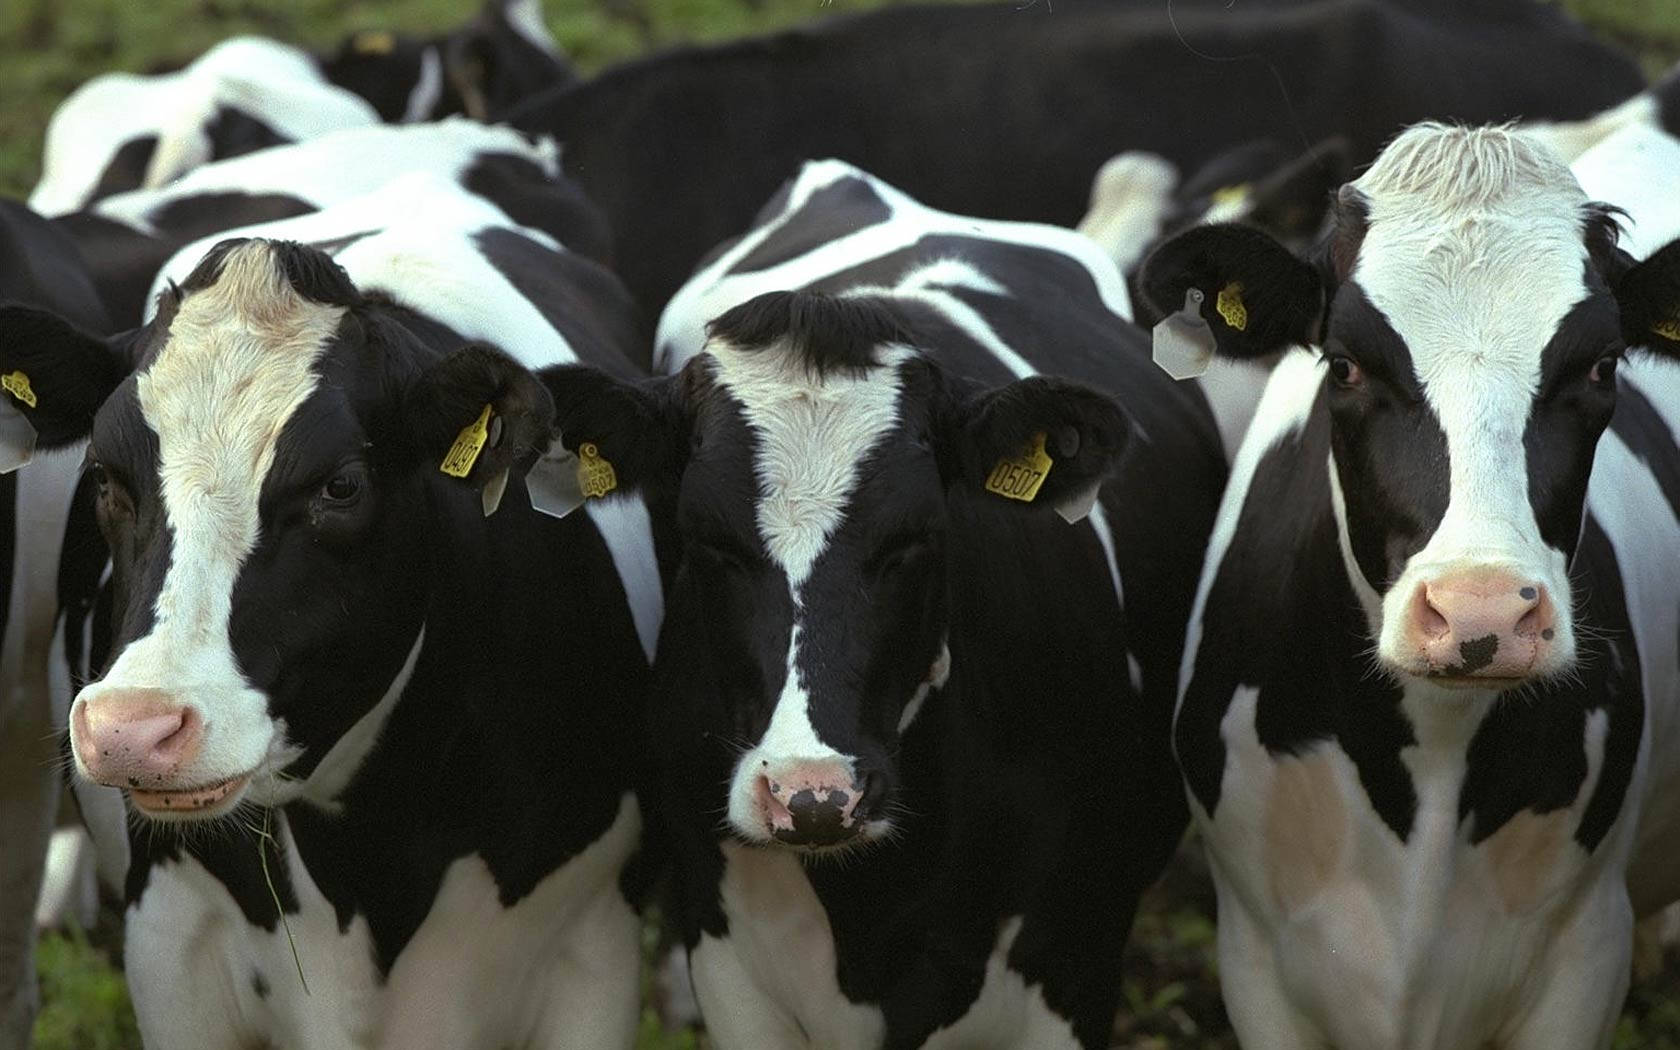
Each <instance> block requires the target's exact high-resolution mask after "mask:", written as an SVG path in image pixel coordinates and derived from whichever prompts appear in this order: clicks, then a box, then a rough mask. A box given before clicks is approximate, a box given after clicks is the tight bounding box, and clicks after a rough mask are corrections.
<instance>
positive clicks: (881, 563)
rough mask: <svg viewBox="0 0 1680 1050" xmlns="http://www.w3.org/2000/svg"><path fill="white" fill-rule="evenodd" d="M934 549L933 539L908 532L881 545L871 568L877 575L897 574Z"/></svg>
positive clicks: (929, 536) (871, 561) (925, 535)
mask: <svg viewBox="0 0 1680 1050" xmlns="http://www.w3.org/2000/svg"><path fill="white" fill-rule="evenodd" d="M932 547H933V537H932V535H930V534H929V533H925V532H907V533H903V534H901V535H898V536H894V537H892V538H891V539H889V540H887V541H886V542H885V543H883V544H881V546H880V547H879V548H877V549H876V551H875V556H874V557H873V558H871V559H870V560H869V568H870V570H871V571H873V572H874V573H875V574H876V575H885V574H887V573H891V572H896V571H898V570H899V569H902V568H904V567H905V566H906V565H908V564H910V563H911V562H913V561H915V560H916V559H917V558H919V557H921V556H922V555H923V554H926V553H927V552H928V551H929V550H931V549H932Z"/></svg>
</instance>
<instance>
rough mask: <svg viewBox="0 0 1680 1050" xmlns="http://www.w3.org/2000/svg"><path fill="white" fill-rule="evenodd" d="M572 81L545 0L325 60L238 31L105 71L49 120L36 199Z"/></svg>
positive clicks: (113, 186) (437, 114) (143, 184)
mask: <svg viewBox="0 0 1680 1050" xmlns="http://www.w3.org/2000/svg"><path fill="white" fill-rule="evenodd" d="M573 79H574V76H573V74H572V72H571V69H570V67H569V66H568V65H567V64H566V62H565V59H564V58H563V57H562V56H561V54H560V50H559V46H558V45H557V44H556V43H555V42H554V38H553V37H552V36H551V35H550V34H549V32H548V28H547V26H546V25H545V24H544V22H543V14H542V4H541V0H486V3H485V5H484V8H483V10H482V11H481V12H480V13H479V15H478V16H477V17H476V18H474V19H473V20H472V21H470V22H468V23H467V24H466V25H464V26H461V27H460V28H457V29H454V30H451V31H449V32H446V33H442V34H439V35H437V36H433V37H428V38H424V39H417V38H413V37H408V36H404V35H401V34H395V33H391V32H386V31H384V30H377V31H367V32H360V33H353V34H351V35H350V36H348V37H347V38H345V40H344V42H343V43H342V44H341V45H340V47H339V48H338V50H337V51H336V52H335V53H334V54H332V55H330V56H327V57H322V58H317V57H316V56H314V55H312V54H310V53H309V52H307V51H305V50H303V49H301V48H297V47H293V46H291V45H289V44H283V43H280V42H278V41H274V40H266V39H263V38H261V37H235V38H232V39H229V40H225V41H223V42H222V43H220V44H217V45H216V46H215V47H212V48H211V49H210V50H208V51H206V52H205V53H204V54H202V55H200V56H199V57H198V58H196V59H194V60H193V61H192V62H191V63H189V64H188V65H186V66H185V67H183V68H182V69H180V70H177V71H175V72H170V73H156V74H151V75H138V74H133V73H106V74H102V75H100V76H98V77H95V78H93V79H92V80H90V81H88V82H87V83H85V84H83V85H82V86H81V87H79V88H77V89H76V90H75V91H74V92H72V93H71V94H70V95H69V97H67V98H66V99H65V100H64V101H63V102H62V103H60V104H59V106H58V109H57V110H55V111H54V112H53V116H52V120H51V122H50V123H49V124H48V126H47V135H46V146H45V149H44V151H43V156H42V160H41V168H42V173H41V179H40V181H39V182H38V183H37V184H36V186H35V190H34V192H33V193H31V194H30V197H29V204H30V206H31V207H33V208H34V209H35V210H36V211H38V212H41V213H42V214H45V215H62V214H66V213H68V212H73V211H76V210H78V209H82V208H86V207H88V206H89V205H91V204H93V203H94V202H96V201H99V200H102V199H104V198H105V197H108V196H110V195H111V194H114V193H121V192H124V191H127V190H135V189H156V188H158V187H161V186H164V185H166V184H168V183H169V182H171V181H173V180H174V179H176V178H179V177H180V176H182V175H184V174H186V173H187V172H189V171H191V170H192V169H194V168H196V167H198V166H199V165H202V164H207V163H210V162H211V161H217V160H226V159H228V158H230V157H237V156H241V155H243V154H246V153H250V152H253V151H255V150H259V149H264V148H266V147H269V146H276V145H283V144H285V143H290V142H303V141H307V140H308V139H312V138H314V137H316V136H318V135H322V134H325V133H327V132H329V131H334V130H337V129H341V128H348V127H360V126H363V125H367V124H373V123H377V122H379V121H380V120H386V121H393V122H394V121H401V122H405V123H413V122H419V121H429V120H436V119H438V118H441V117H446V116H450V115H452V114H466V115H468V116H471V117H473V118H474V119H477V120H490V119H495V118H497V117H499V116H501V114H503V113H504V112H506V111H507V110H508V109H509V108H510V107H511V106H512V105H513V104H514V103H516V102H518V101H520V100H522V99H524V98H526V97H527V96H529V95H532V94H535V93H537V92H539V91H542V90H544V89H547V88H553V87H557V86H561V85H564V84H567V83H570V82H571V81H572V80H573ZM385 171H386V172H387V173H393V172H391V169H389V168H386V169H385Z"/></svg>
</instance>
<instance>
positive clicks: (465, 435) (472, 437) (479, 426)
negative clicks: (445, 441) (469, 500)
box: [438, 405, 490, 478]
mask: <svg viewBox="0 0 1680 1050" xmlns="http://www.w3.org/2000/svg"><path fill="white" fill-rule="evenodd" d="M488 440H490V406H489V405H485V406H484V411H482V412H480V413H479V414H478V418H477V419H475V420H473V421H472V422H471V423H468V424H467V425H466V426H464V427H462V428H461V432H460V433H459V434H457V435H456V436H455V444H453V445H451V446H449V453H448V455H446V456H444V457H443V463H442V464H440V465H439V466H438V469H439V470H441V471H443V472H444V473H445V474H448V475H449V476H450V477H452V478H464V477H466V476H467V475H468V474H471V473H472V468H473V464H474V463H477V462H478V454H479V453H480V452H483V451H484V443H485V442H486V441H488Z"/></svg>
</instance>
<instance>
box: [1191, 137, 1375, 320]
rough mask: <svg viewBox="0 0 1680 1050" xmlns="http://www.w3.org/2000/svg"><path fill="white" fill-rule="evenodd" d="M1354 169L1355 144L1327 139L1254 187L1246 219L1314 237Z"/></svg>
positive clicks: (1294, 236)
mask: <svg viewBox="0 0 1680 1050" xmlns="http://www.w3.org/2000/svg"><path fill="white" fill-rule="evenodd" d="M1352 173H1353V146H1352V144H1351V143H1349V142H1348V140H1347V139H1344V138H1340V137H1336V138H1329V139H1325V140H1323V141H1322V142H1319V143H1318V144H1317V145H1316V146H1314V147H1313V148H1312V149H1310V150H1308V151H1307V152H1306V153H1304V154H1302V155H1301V156H1300V157H1297V158H1296V159H1295V160H1293V161H1291V162H1290V163H1289V164H1286V165H1285V166H1283V167H1282V168H1280V169H1278V170H1277V171H1276V172H1274V173H1273V174H1271V175H1268V176H1267V177H1266V178H1265V179H1263V180H1262V181H1261V182H1260V183H1259V184H1258V185H1256V186H1255V187H1254V190H1253V193H1252V196H1251V198H1250V210H1249V213H1248V216H1247V221H1248V222H1249V223H1250V224H1251V225H1253V226H1254V227H1255V228H1257V229H1261V230H1264V231H1266V232H1267V233H1269V234H1271V235H1272V236H1274V237H1279V238H1286V239H1289V240H1300V239H1302V238H1307V239H1310V238H1313V237H1314V236H1316V235H1317V233H1318V231H1319V228H1320V227H1321V226H1323V225H1324V216H1325V215H1326V214H1327V213H1328V212H1329V210H1330V201H1331V195H1332V194H1333V193H1334V192H1335V190H1336V187H1338V186H1340V185H1341V184H1342V183H1344V182H1346V181H1347V179H1348V176H1349V175H1351V174H1352ZM1181 301H1182V300H1181Z"/></svg>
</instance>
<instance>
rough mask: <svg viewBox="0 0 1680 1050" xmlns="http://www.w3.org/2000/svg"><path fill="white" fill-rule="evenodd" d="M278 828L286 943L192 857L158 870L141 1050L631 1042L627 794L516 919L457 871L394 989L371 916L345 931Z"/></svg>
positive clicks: (132, 958) (636, 837) (142, 956)
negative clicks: (287, 885)
mask: <svg viewBox="0 0 1680 1050" xmlns="http://www.w3.org/2000/svg"><path fill="white" fill-rule="evenodd" d="M270 830H271V832H272V833H273V834H274V836H275V837H276V839H278V840H279V841H280V842H282V843H283V844H284V845H285V847H286V870H287V873H288V874H289V876H290V879H291V882H292V885H293V887H294V889H295V890H296V892H297V897H298V903H299V911H297V912H294V913H289V914H288V916H287V926H289V927H290V940H288V935H287V928H286V927H285V926H277V927H276V929H275V930H274V931H273V932H269V931H266V930H263V929H261V928H259V927H256V926H253V925H251V924H250V923H249V922H248V921H247V920H246V919H245V916H244V914H243V913H242V912H241V911H240V910H239V907H238V905H237V904H236V903H235V902H234V900H233V898H232V897H231V896H230V895H229V894H228V892H227V888H226V887H225V886H223V885H222V883H221V882H220V881H218V880H217V879H216V878H215V877H214V876H212V875H210V874H209V873H208V872H207V871H205V870H204V868H202V867H201V866H200V865H199V864H198V863H197V862H196V861H194V860H192V859H190V858H186V859H183V860H180V861H164V862H162V863H160V864H158V865H156V866H154V867H153V868H152V871H151V874H150V877H149V879H148V881H147V885H146V889H145V891H144V893H142V895H141V897H140V899H139V900H138V901H137V902H135V903H134V904H133V905H132V906H131V907H130V908H129V913H128V928H127V936H128V946H129V951H128V953H127V971H128V980H129V985H130V987H131V988H132V989H133V991H134V998H135V1010H136V1014H137V1017H138V1020H139V1022H140V1030H141V1034H142V1036H143V1037H144V1039H145V1042H146V1045H148V1046H159V1047H164V1046H166V1047H170V1048H172V1050H174V1048H179V1050H221V1048H223V1047H227V1046H264V1045H267V1046H287V1047H310V1048H312V1050H314V1048H320V1050H370V1048H378V1050H398V1048H402V1050H410V1048H412V1050H500V1048H502V1047H506V1046H542V1047H545V1048H547V1047H554V1048H574V1047H576V1048H579V1050H582V1048H585V1047H588V1048H595V1047H604V1046H629V1045H630V1043H631V1042H632V1040H633V1036H634V1031H635V1024H636V996H637V981H636V971H637V966H638V964H639V955H638V940H639V936H640V923H639V921H638V920H637V918H636V915H635V912H634V911H633V910H632V909H631V908H630V907H629V905H628V904H627V903H626V902H625V900H624V897H623V895H622V894H621V893H620V892H619V888H618V876H619V872H620V871H621V870H622V868H623V866H624V863H625V862H626V861H627V860H628V859H629V857H630V856H631V855H632V854H633V853H634V852H635V850H636V849H637V847H638V845H639V841H640V833H641V819H640V815H639V813H638V810H637V808H636V804H635V801H634V800H633V799H632V798H631V797H630V796H625V798H624V799H623V800H622V802H621V803H620V807H619V813H618V816H617V817H616V818H615V820H614V822H613V824H612V825H611V827H610V828H609V829H608V830H607V831H606V832H605V833H604V834H603V835H602V836H601V837H600V838H599V839H597V840H596V841H595V842H593V843H592V844H591V845H590V846H589V847H588V848H587V849H585V850H584V851H583V852H582V853H580V854H578V855H577V856H576V857H574V858H572V859H571V860H569V861H567V862H566V863H565V864H563V865H562V866H561V867H560V868H558V869H556V870H555V871H554V872H552V873H551V874H549V875H548V876H547V877H546V878H544V879H543V880H542V881H541V882H539V883H538V884H537V886H536V887H535V888H534V889H533V890H532V891H531V892H530V893H529V894H527V895H526V896H524V897H522V898H521V899H520V900H519V901H518V902H517V903H516V904H514V905H513V906H512V907H503V906H502V903H501V900H500V896H499V891H498V889H497V886H496V883H495V880H494V879H493V878H492V877H491V875H490V873H489V870H488V868H487V867H486V866H485V863H484V861H483V859H482V858H481V857H479V856H477V855H476V854H475V855H471V856H467V857H462V858H461V859H459V860H456V861H455V862H454V863H453V864H451V865H450V866H449V868H448V869H447V870H446V871H445V873H444V876H443V881H442V884H441V885H440V886H439V888H438V893H437V896H436V898H435V899H434V900H433V901H432V903H431V907H430V910H429V911H428V913H427V915H426V917H425V919H424V921H423V922H422V923H421V924H420V927H419V929H417V930H416V931H415V933H414V936H413V937H412V938H411V939H410V940H409V942H408V944H407V945H406V946H405V947H404V949H403V951H402V953H401V954H400V955H398V957H397V960H396V963H395V965H394V966H393V967H392V969H391V973H390V976H389V978H388V979H387V980H384V981H383V982H382V981H381V979H380V975H379V973H378V970H377V968H376V967H375V965H374V949H373V942H372V938H371V936H370V934H369V931H368V926H367V920H366V919H365V918H364V917H363V916H361V915H355V916H354V917H352V918H351V920H350V923H349V925H348V927H347V928H346V929H344V930H343V931H341V930H340V929H339V924H338V917H337V913H336V912H335V910H334V908H333V906H332V904H331V902H330V901H328V900H327V899H326V898H324V897H323V896H322V894H321V892H320V890H319V888H318V887H317V886H316V884H315V881H314V879H313V878H312V877H311V876H310V874H309V872H308V871H307V870H306V869H305V867H304V866H303V863H302V861H301V859H300V858H299V856H298V854H297V852H296V850H295V849H293V848H292V843H291V837H290V834H289V832H288V830H287V828H286V823H285V819H284V817H277V818H276V819H275V821H274V823H273V825H272V826H271V828H270ZM250 842H251V849H252V850H255V849H256V839H255V838H254V837H253V838H252V839H251V840H250ZM294 941H295V943H296V946H297V957H296V961H295V962H294V959H293V955H292V949H291V944H292V942H294ZM299 966H301V967H302V969H303V976H304V979H305V980H307V981H308V984H309V991H308V993H307V994H305V992H304V989H303V987H302V984H301V983H300V982H299V979H298V973H297V969H298V967H299ZM259 975H260V977H261V982H260V983H261V987H262V988H263V989H264V993H265V994H262V995H259V994H258V992H257V987H258V982H257V980H256V978H257V977H258V976H259Z"/></svg>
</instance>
